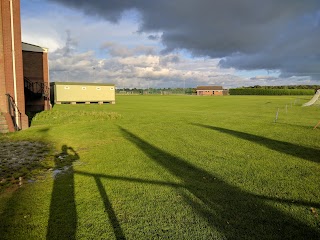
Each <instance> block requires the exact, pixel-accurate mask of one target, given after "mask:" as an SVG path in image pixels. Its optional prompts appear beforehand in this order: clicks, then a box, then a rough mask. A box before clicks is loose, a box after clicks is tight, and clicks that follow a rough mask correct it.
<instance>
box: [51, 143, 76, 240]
mask: <svg viewBox="0 0 320 240" xmlns="http://www.w3.org/2000/svg"><path fill="white" fill-rule="evenodd" d="M78 159H80V157H79V155H78V153H77V152H76V151H75V150H74V149H73V148H72V147H68V146H67V145H63V146H62V148H61V153H59V154H57V155H55V158H54V162H55V170H54V171H53V177H54V183H53V188H52V194H51V204H50V215H49V220H48V227H47V239H75V234H76V228H77V212H76V205H75V198H74V197H75V196H74V172H73V166H72V163H73V162H74V161H76V160H78Z"/></svg>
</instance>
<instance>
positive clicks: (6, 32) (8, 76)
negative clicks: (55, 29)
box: [0, 0, 28, 129]
mask: <svg viewBox="0 0 320 240" xmlns="http://www.w3.org/2000/svg"><path fill="white" fill-rule="evenodd" d="M12 3H13V25H14V47H15V53H14V54H15V68H16V71H15V72H16V89H17V99H15V101H16V104H17V105H18V108H19V110H20V112H21V115H22V116H21V120H22V126H21V127H22V128H23V129H24V128H27V127H28V118H27V116H26V115H25V102H24V81H23V66H22V46H21V20H20V0H12ZM1 19H2V25H1V26H0V31H1V35H2V49H3V67H4V71H3V73H4V74H3V75H4V79H5V80H4V81H5V85H6V86H5V87H6V88H5V89H6V93H9V94H10V95H11V96H12V97H13V98H14V97H15V96H14V84H13V64H12V43H11V18H10V1H9V0H6V1H4V0H1ZM0 58H1V57H0ZM0 73H1V70H0ZM2 78H3V76H2ZM2 78H1V79H2ZM1 84H2V85H3V82H2V83H1Z"/></svg>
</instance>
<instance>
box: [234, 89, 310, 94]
mask: <svg viewBox="0 0 320 240" xmlns="http://www.w3.org/2000/svg"><path fill="white" fill-rule="evenodd" d="M229 94H230V95H313V94H315V92H314V90H313V89H259V88H231V89H229Z"/></svg>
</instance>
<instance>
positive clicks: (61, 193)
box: [0, 96, 320, 239]
mask: <svg viewBox="0 0 320 240" xmlns="http://www.w3.org/2000/svg"><path fill="white" fill-rule="evenodd" d="M309 98H310V97H309V96H299V97H294V96H283V97H276V96H275V97H266V96H259V97H254V96H227V97H196V96H119V97H118V98H117V104H115V105H57V106H55V107H54V109H53V110H52V111H50V112H43V113H41V114H39V115H37V116H36V117H35V118H34V120H33V122H32V127H31V128H30V129H28V130H26V131H22V132H19V133H15V134H11V135H9V136H8V139H6V140H7V141H8V140H25V139H27V140H33V141H42V142H46V143H50V144H52V145H53V146H54V147H55V149H54V152H57V155H56V158H57V157H59V156H64V155H63V154H64V153H65V152H64V150H66V153H67V155H68V156H69V157H70V158H71V159H74V160H75V159H77V160H76V161H74V162H73V164H72V166H69V168H68V170H67V171H66V172H65V173H64V174H62V175H60V177H59V176H58V178H56V179H53V178H52V176H51V173H52V172H51V173H46V174H43V177H42V178H39V180H38V181H37V182H35V183H31V184H26V185H23V186H22V187H21V188H19V189H18V190H16V191H7V192H5V193H3V194H2V195H1V196H0V214H1V215H0V216H1V217H0V232H1V233H3V234H1V236H3V238H5V239H45V238H46V237H47V238H48V239H74V238H77V239H114V238H117V239H121V238H127V239H163V238H171V239H319V236H320V232H319V229H320V225H319V222H320V221H319V217H318V213H319V211H320V204H319V199H320V181H319V180H320V167H319V164H320V137H319V134H320V132H319V131H320V129H316V130H313V126H314V125H315V124H316V123H317V122H318V121H319V120H320V115H319V112H320V108H319V107H309V108H302V107H301V104H302V103H303V102H306V101H308V99H309ZM277 111H279V115H278V120H277V122H276V123H275V122H274V120H275V115H276V112H277ZM64 146H65V147H64ZM59 154H60V155H59ZM75 156H76V157H75ZM61 159H62V160H61ZM60 160H61V161H63V158H60V159H59V163H60V162H61V161H60ZM56 162H57V161H56ZM68 164H70V162H68V163H67V164H66V165H68ZM60 167H61V166H60ZM66 219H67V220H66ZM58 229H60V230H58Z"/></svg>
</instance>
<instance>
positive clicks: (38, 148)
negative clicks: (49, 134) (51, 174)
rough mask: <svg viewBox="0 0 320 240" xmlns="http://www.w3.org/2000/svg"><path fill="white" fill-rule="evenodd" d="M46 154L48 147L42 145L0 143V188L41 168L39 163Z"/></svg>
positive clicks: (37, 143)
mask: <svg viewBox="0 0 320 240" xmlns="http://www.w3.org/2000/svg"><path fill="white" fill-rule="evenodd" d="M48 154H49V147H48V146H47V145H46V144H44V143H40V142H31V141H18V142H9V141H6V142H1V141H0V186H1V185H5V184H8V183H9V182H14V181H15V180H17V179H19V177H24V176H27V175H28V174H29V173H30V171H32V170H34V169H37V168H43V166H42V165H41V162H42V161H43V160H44V159H45V157H46V156H48Z"/></svg>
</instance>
